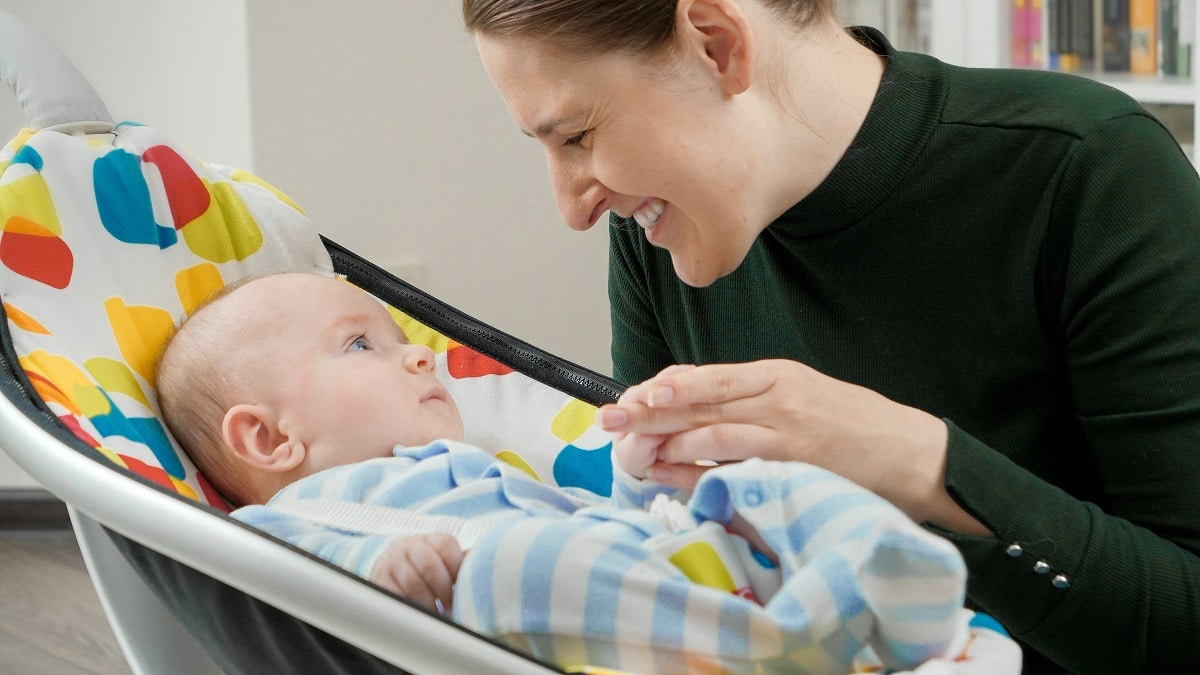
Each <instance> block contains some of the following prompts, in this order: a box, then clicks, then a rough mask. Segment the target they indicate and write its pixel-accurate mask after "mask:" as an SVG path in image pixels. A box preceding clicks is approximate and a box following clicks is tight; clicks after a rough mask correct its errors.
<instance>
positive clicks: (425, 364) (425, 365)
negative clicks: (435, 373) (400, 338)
mask: <svg viewBox="0 0 1200 675" xmlns="http://www.w3.org/2000/svg"><path fill="white" fill-rule="evenodd" d="M434 365H435V355H434V353H433V350H432V349H430V348H429V347H426V346H425V345H405V347H404V366H405V367H406V368H408V369H409V370H411V371H412V372H414V373H417V372H424V371H432V370H433V368H434Z"/></svg>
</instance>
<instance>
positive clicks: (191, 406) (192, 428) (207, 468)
mask: <svg viewBox="0 0 1200 675" xmlns="http://www.w3.org/2000/svg"><path fill="white" fill-rule="evenodd" d="M266 276H273V275H271V274H263V275H255V276H249V277H244V278H241V279H238V280H235V281H233V282H231V283H229V284H227V285H226V286H224V287H223V288H221V289H220V290H218V291H216V292H215V293H213V294H212V295H211V296H209V297H208V298H206V299H204V300H203V301H201V302H200V303H199V304H197V305H196V307H195V308H193V309H192V310H191V311H190V312H187V313H185V314H184V315H183V316H182V317H181V318H180V321H179V326H178V327H177V328H176V329H175V331H174V332H173V333H172V334H171V336H170V337H169V338H168V340H167V343H166V345H165V346H164V347H163V350H162V352H161V353H160V354H159V357H158V361H157V363H156V365H155V388H156V389H157V392H158V405H159V412H160V414H161V416H162V420H163V422H164V424H165V425H166V427H167V429H168V430H169V431H170V432H171V434H172V435H173V436H174V437H175V440H177V441H178V442H179V444H180V445H181V446H182V447H183V449H184V451H185V452H186V453H187V454H188V456H189V457H190V458H191V459H192V462H193V463H195V465H196V468H197V469H199V471H200V472H201V473H202V474H204V477H205V478H207V479H208V480H209V482H210V483H212V485H213V486H214V487H215V488H216V489H217V490H218V491H219V492H220V493H221V494H222V496H224V497H225V499H226V500H228V501H229V502H230V503H231V504H233V505H234V506H241V505H243V504H246V503H248V502H249V501H251V500H252V497H251V496H252V495H253V494H254V490H253V486H252V485H251V484H250V482H249V481H248V480H247V479H246V477H245V476H244V472H242V471H240V470H238V468H237V467H236V466H234V465H233V464H232V462H231V458H230V456H229V453H228V452H226V448H225V438H224V435H223V434H222V432H221V425H222V423H223V420H224V418H225V412H226V411H227V410H228V407H229V401H228V394H229V388H230V387H231V386H232V385H233V377H232V376H233V373H232V372H231V371H232V370H233V369H234V368H233V367H232V364H231V363H230V356H231V353H230V350H227V349H224V348H223V345H225V344H226V343H227V341H228V338H229V325H228V324H227V322H223V321H219V320H217V319H215V318H214V317H213V316H212V314H213V313H212V312H211V311H210V309H211V308H212V307H213V306H214V305H216V304H218V303H219V302H220V301H221V300H223V299H225V298H226V297H228V296H229V295H230V294H231V293H233V292H234V291H236V290H237V289H239V288H241V287H242V286H245V285H246V284H248V283H250V282H251V281H254V280H256V279H260V278H263V277H266ZM206 317H208V318H207V319H206Z"/></svg>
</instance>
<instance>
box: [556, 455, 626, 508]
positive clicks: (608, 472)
mask: <svg viewBox="0 0 1200 675" xmlns="http://www.w3.org/2000/svg"><path fill="white" fill-rule="evenodd" d="M611 457H612V443H606V444H605V445H604V446H603V447H600V448H595V449H592V450H585V449H584V448H580V447H577V446H574V445H568V446H567V447H565V448H563V449H562V452H560V453H558V457H556V458H555V459H554V482H555V483H558V484H559V485H560V486H562V487H577V488H583V489H584V490H587V491H588V492H591V493H593V494H598V495H600V496H601V497H611V496H612V481H613V475H612V459H611Z"/></svg>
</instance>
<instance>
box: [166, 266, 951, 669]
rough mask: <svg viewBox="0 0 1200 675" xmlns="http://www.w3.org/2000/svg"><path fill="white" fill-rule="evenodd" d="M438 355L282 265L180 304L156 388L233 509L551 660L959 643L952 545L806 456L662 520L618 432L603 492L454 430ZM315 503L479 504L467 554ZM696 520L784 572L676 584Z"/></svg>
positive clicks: (699, 496) (756, 660)
mask: <svg viewBox="0 0 1200 675" xmlns="http://www.w3.org/2000/svg"><path fill="white" fill-rule="evenodd" d="M434 365H435V364H434V353H433V352H432V351H431V350H430V349H428V348H427V347H424V346H421V345H415V344H412V343H410V342H409V341H408V340H407V338H406V336H405V334H404V332H403V330H401V328H400V327H399V326H398V325H397V324H396V323H395V321H394V320H393V319H392V317H391V315H390V314H389V313H388V312H387V311H386V309H385V308H384V307H383V306H382V305H381V304H380V303H379V302H378V301H377V300H376V299H375V298H373V297H372V296H370V295H368V294H366V293H364V292H363V291H361V290H360V289H358V288H356V287H354V286H352V285H350V284H349V283H346V282H344V281H340V280H337V279H334V278H329V277H322V276H317V275H311V274H294V273H288V274H278V275H272V276H267V277H261V278H256V279H253V280H250V281H247V282H244V283H240V284H235V285H233V286H231V287H229V288H228V289H226V290H225V291H224V292H222V293H221V294H219V295H218V296H217V297H216V298H215V299H213V300H211V301H209V302H208V303H207V304H205V305H204V306H203V307H202V308H201V309H200V310H198V311H197V312H195V313H194V314H193V315H192V316H191V317H190V318H188V319H187V320H186V321H185V322H184V323H183V324H182V326H181V327H180V328H179V330H178V331H177V332H176V334H175V335H174V336H173V338H172V340H171V341H170V343H169V344H168V346H167V348H166V349H165V351H164V353H163V355H162V357H161V359H160V361H159V364H158V371H157V387H158V395H159V402H160V405H161V408H162V413H163V417H164V420H165V421H166V423H167V426H168V428H169V429H170V430H171V432H172V433H173V434H174V436H175V438H176V439H177V440H178V441H179V442H180V443H181V444H182V445H183V447H184V448H185V449H186V450H187V451H188V453H189V455H190V456H191V457H192V459H193V460H194V461H195V463H196V465H197V467H198V468H199V469H200V471H201V472H203V473H204V474H205V476H206V477H208V479H209V480H210V481H211V482H212V483H213V485H214V486H216V488H217V489H218V490H220V491H221V493H222V494H223V495H225V496H226V498H227V499H228V500H229V501H230V502H231V503H232V504H234V505H235V506H241V507H242V508H239V509H237V510H236V511H235V512H234V514H233V515H234V517H236V518H239V519H242V520H244V521H246V522H249V523H251V524H253V525H255V526H256V527H259V528H261V529H264V530H266V531H268V532H271V533H272V534H275V535H276V536H279V537H281V538H283V539H285V540H288V541H291V542H292V543H294V544H296V545H297V546H300V547H301V548H304V549H306V550H309V551H312V552H313V553H315V554H317V555H320V556H321V557H324V558H326V559H327V560H330V561H331V562H334V563H335V564H338V565H340V566H343V567H345V568H347V569H349V570H351V571H353V572H356V573H358V574H360V575H362V576H365V577H367V578H369V579H370V580H372V581H373V582H375V583H377V584H379V585H381V586H383V587H384V588H387V589H389V590H392V591H394V592H396V593H398V594H400V595H402V596H404V597H407V598H409V599H411V600H412V601H414V602H416V603H418V604H421V605H423V606H425V607H426V608H429V609H437V608H438V606H439V605H440V606H441V607H443V608H445V609H446V610H448V611H452V612H453V616H454V618H455V619H456V620H458V621H460V622H462V623H464V624H465V625H467V626H469V627H471V628H473V629H475V630H477V631H479V632H481V633H483V634H486V635H489V636H492V637H495V638H497V639H501V640H504V641H506V642H508V643H510V644H512V645H514V646H517V647H520V648H523V649H526V650H527V651H531V652H532V653H534V654H535V655H537V656H540V657H543V658H546V659H548V660H552V661H555V662H558V663H560V664H563V663H566V664H580V663H589V664H592V665H605V666H609V667H618V668H624V669H627V670H638V671H646V672H650V671H653V670H655V669H656V668H655V664H660V665H661V664H662V663H669V662H674V663H677V664H688V663H691V664H692V665H697V664H702V663H706V664H710V665H711V664H719V666H720V667H721V668H726V669H730V670H746V669H753V668H755V667H758V666H760V665H761V664H762V663H764V662H769V661H772V660H776V661H778V662H779V663H781V664H782V663H789V664H793V665H795V664H797V663H806V664H808V665H809V666H811V669H812V670H814V671H820V670H826V669H828V670H829V671H830V672H837V671H839V670H840V671H841V672H845V668H846V666H848V665H849V661H848V660H849V658H850V656H851V655H853V654H854V653H855V652H857V651H858V650H857V649H849V650H848V649H847V647H853V646H855V645H858V646H864V645H867V644H870V645H871V646H872V647H874V649H875V651H876V652H877V653H878V654H879V656H880V658H881V659H882V660H883V662H884V663H885V664H887V665H888V666H889V667H893V668H905V667H912V666H914V665H916V664H918V663H921V662H923V661H925V660H927V659H930V658H937V657H940V656H943V655H947V654H950V653H951V652H953V653H957V652H955V651H954V650H956V649H961V641H962V640H964V639H965V638H964V635H965V631H964V629H963V627H962V621H961V615H960V613H959V611H960V608H961V604H962V599H963V591H964V586H965V570H964V567H963V564H962V561H961V558H960V557H959V556H958V554H957V551H956V550H955V549H954V548H953V547H952V546H951V545H950V544H948V543H947V542H945V541H943V540H941V539H940V538H938V537H935V536H934V535H932V534H930V533H927V532H925V531H924V530H922V529H921V528H920V527H918V526H917V525H916V524H914V523H912V522H911V521H910V520H909V519H908V518H907V517H906V516H904V515H903V514H902V513H901V512H899V511H898V510H896V509H895V508H894V507H892V506H891V505H890V504H887V502H885V501H883V500H882V499H880V498H878V497H876V496H875V495H872V494H871V493H869V492H867V491H866V490H863V489H861V488H859V487H857V486H855V485H853V484H852V483H849V482H848V481H845V480H844V479H841V478H839V477H837V476H835V475H833V474H830V473H828V472H824V471H822V470H820V469H817V468H815V467H810V466H807V465H803V464H799V463H790V464H769V463H764V462H761V461H751V462H745V463H743V464H740V465H731V466H725V467H721V468H719V469H715V470H713V471H710V472H709V474H708V475H706V477H705V479H704V480H702V481H701V483H700V484H699V485H698V486H697V489H696V491H695V493H694V494H693V495H692V497H691V499H690V501H689V502H688V507H687V508H686V509H685V508H684V507H683V506H682V505H680V504H679V503H678V502H674V503H673V504H674V506H675V507H677V509H676V511H677V512H675V513H673V515H671V516H670V517H667V518H664V517H663V516H662V515H661V514H659V513H654V512H652V511H653V509H647V508H646V507H647V506H649V505H650V504H651V503H652V502H653V501H654V499H655V498H656V497H657V496H658V495H660V494H666V493H670V490H669V489H668V488H665V487H664V486H661V485H657V484H655V483H653V482H650V481H646V480H642V479H639V478H636V477H635V476H645V474H646V470H647V468H648V467H649V465H650V463H652V462H653V461H654V458H653V453H652V452H648V451H647V449H646V448H644V447H635V446H634V442H635V441H633V440H629V439H625V438H618V439H617V440H616V442H615V443H614V449H613V458H614V466H613V476H614V479H613V480H614V485H613V491H612V494H613V498H612V499H611V500H605V499H602V498H599V497H596V496H595V495H591V494H589V493H585V492H584V491H582V490H571V489H562V488H556V487H551V486H546V485H544V484H541V483H539V482H537V481H536V480H534V479H532V478H531V477H530V476H528V475H527V474H525V473H524V472H522V471H520V470H518V469H516V468H515V467H512V466H509V465H507V464H505V463H503V462H501V461H499V460H496V459H495V458H494V457H492V456H491V455H490V454H488V453H486V452H484V451H482V450H479V449H476V448H472V447H470V446H467V445H466V444H464V443H462V440H463V424H462V418H461V416H460V414H459V410H458V407H457V405H456V404H455V402H454V400H453V399H452V398H451V397H450V396H449V395H448V393H447V392H446V390H445V388H443V387H442V385H441V384H440V383H439V382H438V380H437V378H436V377H435V374H434V372H435V371H434ZM659 499H660V500H661V499H662V498H659ZM326 502H333V503H352V504H360V505H367V506H369V507H383V508H384V509H385V511H387V512H391V511H399V512H410V511H411V512H418V513H422V514H425V515H427V516H431V517H434V518H445V517H455V518H461V519H465V520H466V521H471V520H473V519H483V520H485V521H486V522H487V524H488V526H487V528H486V529H487V534H485V535H484V536H483V537H482V538H480V539H479V540H478V542H475V543H474V545H472V546H470V547H469V554H468V553H467V552H464V549H466V548H468V547H467V546H464V545H462V544H461V543H460V542H459V541H458V540H457V539H455V537H453V536H451V535H449V534H445V533H434V534H411V533H407V532H405V531H403V530H399V534H397V533H395V532H393V531H391V530H389V529H388V527H384V528H382V529H379V528H377V527H375V526H374V525H371V526H369V527H362V528H358V527H349V526H346V525H345V524H333V525H331V524H329V523H328V522H324V523H323V522H320V519H319V518H315V519H309V518H305V517H300V516H297V515H296V514H297V510H296V508H297V506H298V505H300V506H311V505H313V504H321V503H326ZM834 507H836V508H834ZM667 510H668V511H670V509H667ZM678 511H683V512H684V516H685V517H684V518H683V520H684V521H688V522H686V523H685V524H683V525H679V524H678V523H679V518H680V514H679V513H678ZM371 513H372V514H374V513H377V511H372V512H371ZM698 522H699V523H704V524H705V525H709V524H712V523H714V522H715V523H719V524H720V525H721V526H722V528H728V529H729V530H730V531H731V532H733V533H735V536H733V537H731V540H732V541H734V543H735V546H736V545H741V546H745V549H746V550H748V551H751V552H752V553H753V554H754V557H756V558H758V559H762V558H764V557H765V558H767V559H769V560H770V561H771V562H769V563H764V564H766V565H767V566H768V567H770V566H772V565H778V566H779V567H781V571H782V575H781V576H780V579H779V581H780V582H781V583H782V586H781V587H779V588H778V590H777V591H774V590H773V589H772V590H771V591H768V592H766V593H761V594H760V595H764V596H768V597H760V598H759V600H761V601H764V602H765V601H768V600H771V598H770V597H769V594H770V593H773V594H774V600H773V601H771V602H768V604H767V605H766V606H765V607H764V606H762V605H760V604H756V603H754V602H751V601H747V600H745V599H743V598H739V597H737V596H736V595H734V594H732V593H729V592H728V591H731V590H732V591H740V590H743V589H741V588H737V587H736V586H737V584H735V585H734V586H733V587H727V588H724V589H722V588H720V586H721V584H720V583H717V584H713V583H708V584H707V585H705V584H704V583H694V582H693V581H692V580H693V579H696V578H697V575H696V574H690V573H685V572H686V570H684V571H681V568H680V566H679V565H678V564H677V562H678V560H677V558H675V557H673V555H674V554H671V555H668V554H667V553H664V552H663V551H664V550H666V549H664V548H663V547H662V544H661V542H663V541H664V540H667V541H670V540H672V538H673V537H677V536H678V535H676V534H675V530H680V529H682V530H684V533H685V534H687V533H692V532H695V531H698V528H697V523H698ZM746 542H749V545H747V544H746ZM676 548H678V547H676ZM684 567H686V566H684ZM701 576H703V575H701ZM777 576H778V575H777ZM529 584H534V587H530V586H529ZM912 589H919V591H918V594H919V597H913V596H914V592H913V590H912ZM535 590H536V592H535ZM831 603H832V604H831ZM917 607H919V608H920V611H919V612H917V613H916V614H914V613H913V610H914V608H917ZM685 610H686V611H685ZM616 613H619V614H620V616H621V617H625V618H624V619H622V620H621V622H619V624H618V623H616V619H617V614H616ZM917 615H919V618H917V619H915V620H914V616H917ZM656 616H659V617H662V616H673V617H675V618H674V619H673V620H672V623H673V624H674V623H675V622H677V621H679V620H684V621H685V623H688V624H690V623H692V622H697V621H698V622H700V623H701V624H703V626H700V625H699V624H698V625H697V626H695V627H693V629H694V630H697V631H701V632H705V633H707V632H710V631H713V630H716V629H717V628H718V627H720V630H721V632H722V638H721V639H720V640H716V639H715V638H714V639H713V640H711V641H710V642H711V644H707V643H705V644H700V643H695V644H693V643H690V642H689V641H687V640H680V639H678V637H674V638H673V637H670V636H668V635H666V634H664V633H663V627H662V626H661V625H658V624H656V623H655V622H654V617H656ZM688 617H692V618H688ZM635 626H637V627H640V628H641V630H633V627H635ZM739 626H740V627H741V628H734V627H739ZM672 630H674V629H672ZM668 632H670V631H668ZM833 636H839V637H836V638H834V637H833ZM835 644H836V645H837V646H836V648H833V646H834V645H835ZM672 653H674V654H676V656H677V658H676V660H675V661H672V660H671V659H670V658H667V659H666V660H663V656H664V654H667V655H670V654H672ZM679 659H682V660H679ZM679 667H683V666H682V665H681V666H679Z"/></svg>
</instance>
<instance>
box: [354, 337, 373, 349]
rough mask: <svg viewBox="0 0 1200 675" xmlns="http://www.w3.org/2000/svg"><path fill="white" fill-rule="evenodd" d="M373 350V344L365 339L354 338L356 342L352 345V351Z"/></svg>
mask: <svg viewBox="0 0 1200 675" xmlns="http://www.w3.org/2000/svg"><path fill="white" fill-rule="evenodd" d="M370 348H371V343H370V342H368V341H367V338H365V337H357V338H354V342H351V343H350V348H349V349H350V351H367V350H369V349H370Z"/></svg>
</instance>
